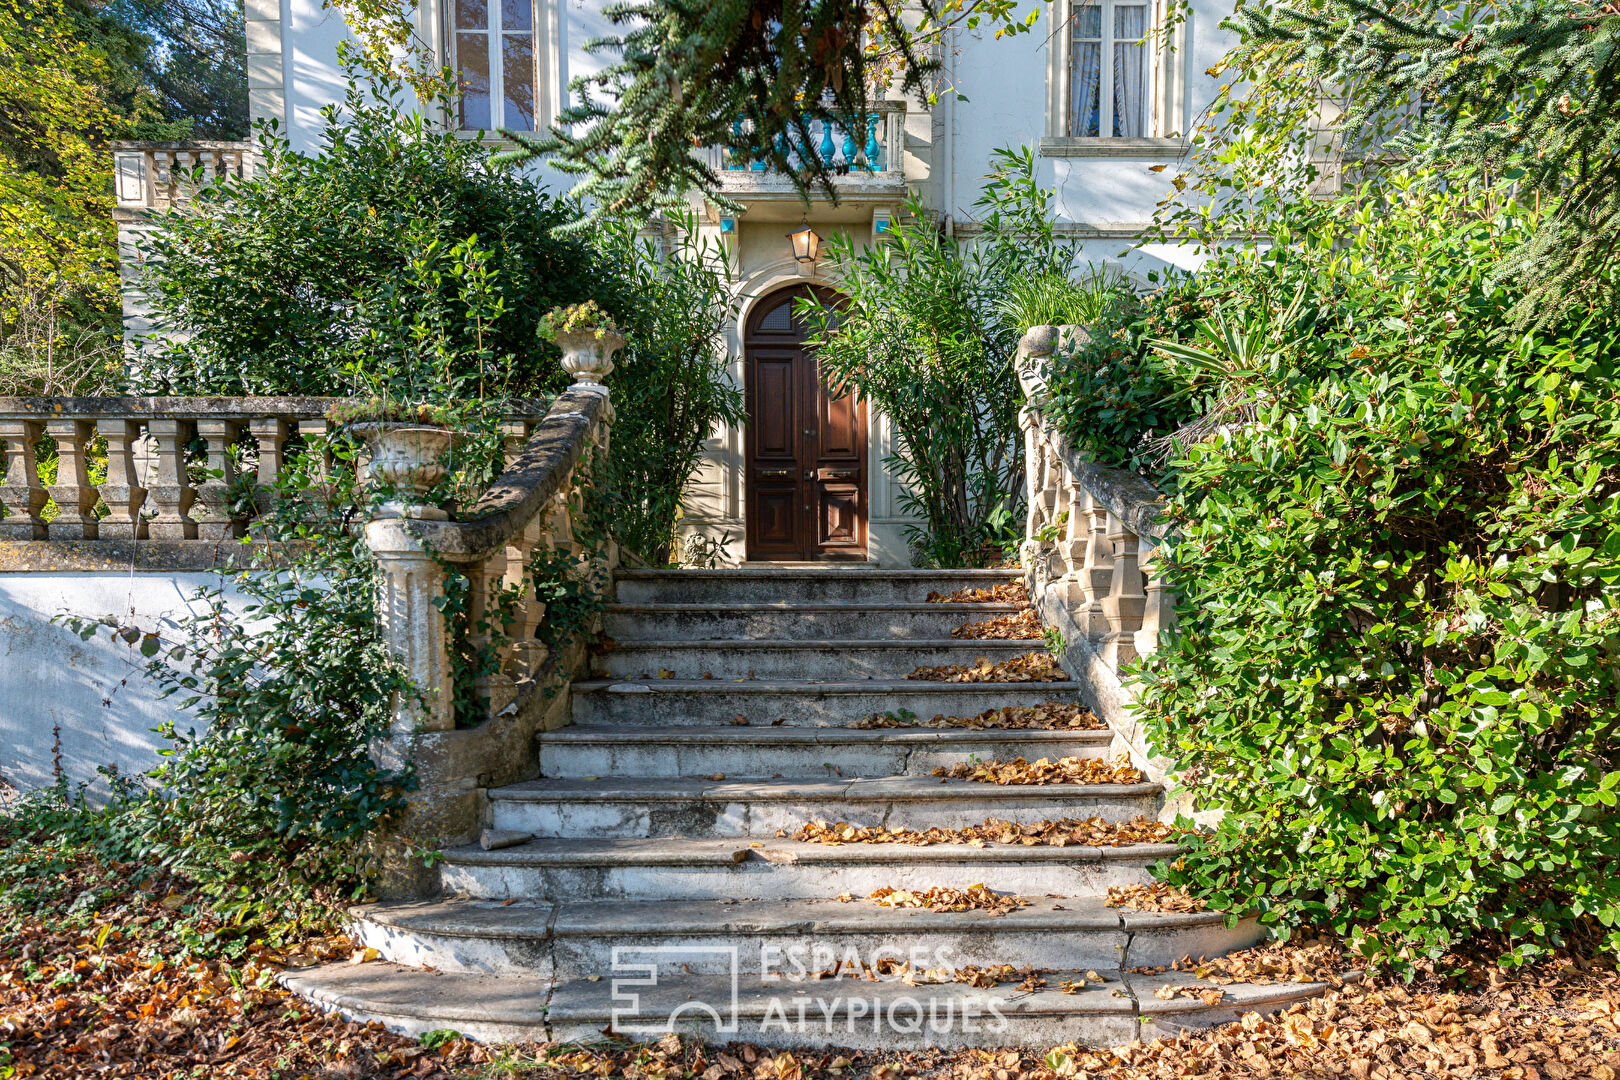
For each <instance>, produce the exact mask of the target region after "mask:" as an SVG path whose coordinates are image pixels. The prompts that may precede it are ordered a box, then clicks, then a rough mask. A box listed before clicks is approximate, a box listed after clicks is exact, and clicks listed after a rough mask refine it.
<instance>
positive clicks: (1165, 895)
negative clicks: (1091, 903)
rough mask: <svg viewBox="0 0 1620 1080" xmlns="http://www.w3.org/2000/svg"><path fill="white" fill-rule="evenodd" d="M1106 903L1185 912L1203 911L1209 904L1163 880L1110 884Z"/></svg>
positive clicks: (1141, 908)
mask: <svg viewBox="0 0 1620 1080" xmlns="http://www.w3.org/2000/svg"><path fill="white" fill-rule="evenodd" d="M1105 903H1107V904H1108V906H1109V907H1114V908H1132V909H1134V910H1136V911H1169V912H1183V913H1190V912H1194V911H1203V910H1205V909H1206V908H1207V907H1208V906H1209V905H1208V904H1206V903H1204V901H1202V900H1199V899H1197V898H1195V897H1192V896H1188V895H1187V894H1186V893H1184V892H1182V891H1181V890H1180V889H1177V888H1173V887H1172V886H1169V885H1166V884H1165V883H1164V882H1162V881H1155V882H1153V883H1152V884H1149V885H1110V886H1109V887H1108V899H1107V900H1106V901H1105Z"/></svg>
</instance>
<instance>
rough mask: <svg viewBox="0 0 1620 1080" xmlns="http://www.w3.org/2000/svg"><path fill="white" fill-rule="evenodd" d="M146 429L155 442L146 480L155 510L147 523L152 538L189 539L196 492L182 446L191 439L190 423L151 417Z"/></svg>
mask: <svg viewBox="0 0 1620 1080" xmlns="http://www.w3.org/2000/svg"><path fill="white" fill-rule="evenodd" d="M146 431H147V434H148V435H149V436H151V439H152V442H153V443H154V444H155V446H154V451H155V454H156V457H157V460H156V462H154V463H153V466H152V475H151V477H150V479H148V480H147V482H146V499H147V502H148V503H149V504H150V505H151V509H153V510H154V511H156V512H155V513H154V514H153V515H152V520H151V522H150V523H149V524H148V526H147V528H148V531H149V532H150V533H151V536H152V539H153V540H193V539H196V536H197V523H196V522H195V521H192V520H191V504H192V503H193V502H194V501H195V500H196V497H197V492H196V491H195V490H194V489H193V488H192V486H191V478H190V477H189V476H188V475H187V474H186V446H187V444H189V443H190V442H191V423H190V421H186V420H175V419H154V420H151V421H149V422H148V423H147V425H146Z"/></svg>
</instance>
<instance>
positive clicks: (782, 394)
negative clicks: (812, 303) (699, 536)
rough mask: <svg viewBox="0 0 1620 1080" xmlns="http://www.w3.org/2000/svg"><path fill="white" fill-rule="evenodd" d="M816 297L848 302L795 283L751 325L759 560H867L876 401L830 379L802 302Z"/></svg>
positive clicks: (750, 485)
mask: <svg viewBox="0 0 1620 1080" xmlns="http://www.w3.org/2000/svg"><path fill="white" fill-rule="evenodd" d="M807 296H815V297H817V298H818V299H819V300H821V301H822V302H823V303H835V302H837V300H838V294H836V293H834V292H833V291H832V290H831V289H827V288H825V287H823V286H820V285H810V284H807V283H806V284H797V285H789V286H787V287H786V288H783V289H778V290H776V291H775V292H772V293H769V294H768V295H766V296H764V297H761V298H760V300H759V302H758V303H756V304H755V305H754V307H753V310H752V311H751V312H750V313H749V315H748V320H747V322H746V324H745V325H744V327H743V361H744V363H743V371H744V386H745V389H746V392H747V399H748V426H747V431H746V434H745V438H744V448H745V455H746V460H745V469H746V472H745V474H744V487H745V491H746V498H745V503H744V505H745V507H746V509H745V511H744V517H745V524H746V530H745V531H746V536H747V551H748V558H749V559H751V560H775V561H789V560H798V559H804V560H816V561H836V560H841V559H865V558H866V513H867V511H866V403H865V402H863V401H861V400H860V399H858V398H857V397H856V396H855V395H854V394H853V393H846V394H842V395H840V394H837V393H835V392H834V391H832V390H829V389H828V388H827V386H826V385H825V384H824V383H823V382H822V379H821V373H820V371H819V370H818V365H817V364H816V362H815V356H814V355H813V353H812V352H810V351H809V350H807V349H806V348H805V344H804V342H805V337H806V336H807V334H808V328H807V327H805V326H804V325H803V323H802V322H801V320H800V319H799V317H798V314H797V312H796V311H795V310H794V307H795V305H796V303H797V301H798V300H799V299H800V298H802V297H807Z"/></svg>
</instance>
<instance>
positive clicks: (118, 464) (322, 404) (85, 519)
mask: <svg viewBox="0 0 1620 1080" xmlns="http://www.w3.org/2000/svg"><path fill="white" fill-rule="evenodd" d="M333 401H334V399H331V398H314V397H198V398H182V397H97V398H78V397H49V398H43V397H31V398H0V453H3V455H4V471H3V478H4V479H3V482H0V507H3V508H4V516H3V517H0V541H13V542H14V541H125V542H127V541H143V540H144V541H158V542H175V541H214V542H218V541H225V540H231V539H234V538H238V537H241V536H244V535H245V534H246V531H247V529H248V527H249V526H250V524H251V520H252V513H253V511H252V508H251V506H247V505H244V503H243V501H242V500H240V499H239V498H238V497H237V494H238V490H239V483H238V481H239V480H240V479H241V477H239V476H238V475H237V470H238V469H239V468H240V467H242V466H244V465H245V466H246V467H247V468H249V469H251V471H252V476H251V477H250V479H253V480H255V481H256V482H257V484H258V485H259V486H261V487H263V488H270V487H271V486H272V485H274V483H275V481H276V479H277V477H278V476H279V475H280V473H281V471H282V469H283V467H284V463H285V460H286V455H287V452H288V449H289V447H290V446H291V445H293V444H295V442H297V441H299V440H308V439H310V438H312V437H316V436H324V435H325V434H326V433H327V421H326V413H327V410H328V409H329V408H330V407H331V406H332V404H333ZM544 409H545V403H544V402H541V401H520V402H515V403H514V411H513V415H512V416H511V417H510V418H509V419H508V420H507V421H506V429H507V450H508V454H509V455H512V456H516V455H517V453H518V452H519V451H520V450H521V448H522V445H523V443H524V442H526V441H527V437H528V433H529V432H530V430H532V428H533V427H534V425H535V423H536V421H537V420H538V419H539V417H540V415H541V414H542V413H543V411H544ZM47 438H49V440H50V441H51V442H54V444H55V451H54V452H55V459H56V473H55V480H54V482H53V483H50V484H46V483H45V482H44V479H43V477H42V475H41V472H40V461H39V447H40V445H41V443H43V442H45V440H46V439H47ZM233 448H240V449H233ZM103 460H104V461H105V464H106V471H105V474H104V478H103V479H102V480H101V482H100V483H92V482H91V479H90V476H91V473H92V463H94V464H96V465H98V466H99V464H100V463H101V462H102V461H103ZM48 502H54V503H55V513H54V514H47V513H46V507H47V503H48ZM103 507H104V510H103V509H102V508H103ZM81 550H82V549H81ZM36 554H37V557H39V558H42V559H48V558H50V557H51V556H52V555H53V554H55V555H61V554H62V552H61V551H60V550H58V551H55V552H47V551H46V550H45V549H41V550H39V551H38V552H37V553H36ZM19 558H20V553H18V552H17V551H16V550H15V549H13V550H12V551H11V552H10V553H9V555H8V558H7V559H5V560H3V561H0V566H4V567H6V568H12V567H15V568H24V569H26V568H28V567H27V566H26V564H25V563H23V562H19V561H17V560H18V559H19ZM168 568H170V569H175V568H179V567H177V566H175V565H174V564H173V563H172V562H171V563H170V564H169V565H168Z"/></svg>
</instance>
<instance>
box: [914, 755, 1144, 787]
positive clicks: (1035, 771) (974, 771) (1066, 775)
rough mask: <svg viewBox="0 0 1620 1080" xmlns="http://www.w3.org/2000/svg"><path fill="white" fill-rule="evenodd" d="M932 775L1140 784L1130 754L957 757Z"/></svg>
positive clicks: (989, 780) (988, 780)
mask: <svg viewBox="0 0 1620 1080" xmlns="http://www.w3.org/2000/svg"><path fill="white" fill-rule="evenodd" d="M933 775H935V776H941V777H945V778H946V779H950V780H974V781H977V782H979V783H984V784H1002V785H1010V784H1139V783H1141V782H1142V774H1141V772H1140V771H1138V770H1137V769H1135V768H1134V767H1132V765H1131V759H1130V756H1129V755H1127V754H1121V755H1119V757H1118V758H1116V759H1115V760H1114V761H1104V760H1102V759H1101V758H1083V757H1062V758H1058V759H1057V760H1056V761H1053V760H1052V759H1051V758H1036V759H1035V760H1034V761H1025V760H1024V759H1023V758H1014V759H1013V760H1012V761H958V762H957V763H956V764H954V765H952V766H951V767H950V768H946V767H945V766H943V765H941V766H939V767H938V768H936V769H934V772H933Z"/></svg>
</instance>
